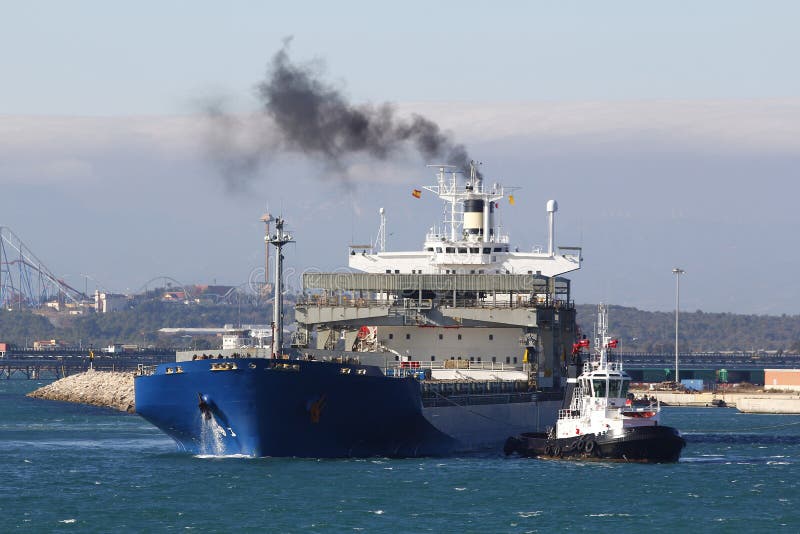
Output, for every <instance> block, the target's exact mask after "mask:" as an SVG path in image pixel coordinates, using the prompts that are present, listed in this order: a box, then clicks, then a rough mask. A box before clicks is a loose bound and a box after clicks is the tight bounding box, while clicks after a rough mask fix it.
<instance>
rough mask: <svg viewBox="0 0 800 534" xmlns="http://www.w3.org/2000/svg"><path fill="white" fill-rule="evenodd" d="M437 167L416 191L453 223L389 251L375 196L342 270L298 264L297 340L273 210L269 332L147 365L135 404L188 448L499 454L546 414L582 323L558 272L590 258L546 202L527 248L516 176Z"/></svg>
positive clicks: (553, 413) (559, 397) (542, 423)
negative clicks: (370, 216)
mask: <svg viewBox="0 0 800 534" xmlns="http://www.w3.org/2000/svg"><path fill="white" fill-rule="evenodd" d="M435 167H436V168H437V169H438V172H437V173H436V178H437V180H436V183H435V184H434V185H431V186H426V187H423V188H421V189H414V190H413V192H412V195H413V197H416V199H420V198H421V197H422V195H423V191H426V192H427V193H432V194H433V195H435V196H436V197H438V198H439V199H441V201H443V203H444V205H445V212H444V221H443V224H442V225H441V226H440V227H432V228H431V229H430V231H429V232H428V233H427V235H426V237H425V240H424V243H423V247H422V249H421V250H418V251H401V252H394V251H387V250H386V236H387V232H386V213H385V211H384V210H383V208H381V209H380V211H379V214H380V229H379V232H378V238H377V239H376V241H375V242H374V243H370V244H369V245H351V246H350V247H349V253H348V257H349V267H350V269H349V270H348V271H346V272H331V273H324V272H306V273H304V274H303V277H302V294H301V295H300V297H299V298H298V300H297V302H296V304H295V310H294V311H295V324H296V328H295V330H294V331H293V333H292V335H291V340H290V343H287V344H284V343H283V338H284V328H283V314H282V310H283V306H282V295H283V287H282V283H283V282H282V259H283V252H282V248H283V246H284V245H285V244H287V243H290V242H292V237H291V236H290V235H288V233H287V232H286V231H285V229H284V221H283V220H281V219H278V220H277V221H276V230H275V233H274V234H270V235H268V236H267V242H268V243H270V244H271V245H274V247H275V248H276V249H277V253H276V254H275V273H274V291H275V300H274V310H273V321H272V325H271V329H272V336H271V343H270V344H269V346H268V347H260V348H258V347H257V348H252V349H227V350H226V351H214V356H213V358H209V357H208V356H206V355H198V354H192V353H189V352H187V353H179V354H178V357H177V358H176V362H175V363H170V364H162V365H159V366H156V367H152V368H142V369H141V372H140V373H139V375H138V376H137V377H136V379H135V389H136V410H137V412H138V413H139V414H140V415H141V416H142V417H144V418H145V419H146V420H148V421H150V422H151V423H152V424H154V425H155V426H157V427H158V428H160V429H161V430H163V431H164V432H165V433H166V434H168V435H169V436H171V437H172V438H173V439H174V440H175V442H176V443H177V445H178V447H179V448H180V449H181V450H185V451H187V452H190V453H194V454H204V453H205V454H225V455H228V454H242V455H247V456H297V457H315V458H316V457H318V458H331V457H368V456H386V457H413V456H441V455H450V454H456V453H462V452H469V451H479V450H496V451H498V452H499V451H500V450H502V447H503V444H504V442H505V440H506V438H507V436H509V435H514V434H517V433H520V432H524V431H530V430H541V431H544V429H545V428H547V427H550V426H552V425H553V424H554V423H555V421H556V418H557V416H558V410H559V409H560V408H561V406H562V402H563V398H564V386H565V384H566V364H567V359H568V357H569V354H570V351H571V348H572V346H573V344H574V343H575V340H576V338H577V336H578V330H577V325H576V322H575V307H574V303H573V301H572V298H571V294H570V281H569V280H568V279H566V278H564V277H563V276H562V275H564V274H565V273H568V272H571V271H575V270H577V269H579V268H580V266H581V261H582V258H581V249H580V248H579V247H556V246H555V214H556V211H557V209H558V205H557V203H556V202H555V201H553V200H550V201H548V202H547V204H546V213H547V226H548V229H547V236H548V243H547V246H546V247H534V248H531V250H529V251H523V252H521V251H520V250H519V248H517V247H513V246H512V245H511V243H510V239H509V237H508V236H507V235H504V234H503V233H502V231H501V230H502V227H501V225H500V224H499V220H498V219H499V217H498V210H499V207H500V205H501V202H502V203H505V202H504V201H506V202H508V203H509V204H514V197H513V192H514V188H504V187H503V186H501V185H499V184H492V185H488V184H487V183H486V182H485V180H484V179H483V177H482V175H481V174H480V173H479V172H478V170H477V168H476V167H475V165H472V166H471V168H470V170H469V171H468V172H466V173H462V172H461V171H460V170H459V169H457V168H455V167H451V166H446V165H437V166H435ZM427 193H426V196H427ZM418 201H419V200H413V201H412V202H418ZM544 233H545V232H542V234H543V235H544Z"/></svg>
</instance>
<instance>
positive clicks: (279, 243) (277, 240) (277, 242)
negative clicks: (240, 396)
mask: <svg viewBox="0 0 800 534" xmlns="http://www.w3.org/2000/svg"><path fill="white" fill-rule="evenodd" d="M283 225H284V220H283V218H282V217H276V218H275V235H271V236H270V235H268V236H267V237H266V238H265V239H264V240H265V241H266V243H267V245H272V246H274V247H275V248H276V249H277V254H275V299H274V300H273V301H272V358H280V356H281V351H282V348H283V246H284V245H286V244H287V243H294V239H292V236H291V235H289V234H287V233H285V232H284V231H283Z"/></svg>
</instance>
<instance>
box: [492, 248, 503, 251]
mask: <svg viewBox="0 0 800 534" xmlns="http://www.w3.org/2000/svg"><path fill="white" fill-rule="evenodd" d="M494 251H495V252H503V249H502V248H500V247H494Z"/></svg>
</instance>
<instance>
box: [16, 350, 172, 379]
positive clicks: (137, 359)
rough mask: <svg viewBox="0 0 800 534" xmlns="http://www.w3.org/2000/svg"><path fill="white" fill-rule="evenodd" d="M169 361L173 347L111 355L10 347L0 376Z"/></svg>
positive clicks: (48, 375) (47, 375)
mask: <svg viewBox="0 0 800 534" xmlns="http://www.w3.org/2000/svg"><path fill="white" fill-rule="evenodd" d="M170 361H175V351H174V350H171V349H163V350H149V351H141V352H136V353H123V354H113V355H112V354H105V353H100V352H90V351H86V350H80V351H78V350H52V351H51V350H48V351H30V350H27V351H26V350H10V351H8V352H6V353H5V356H3V357H2V358H0V379H12V378H15V379H17V378H24V379H29V380H50V379H58V378H64V377H65V376H70V375H74V374H78V373H82V372H84V371H88V370H89V369H94V370H96V371H136V369H138V367H139V366H140V365H157V364H159V363H165V362H170Z"/></svg>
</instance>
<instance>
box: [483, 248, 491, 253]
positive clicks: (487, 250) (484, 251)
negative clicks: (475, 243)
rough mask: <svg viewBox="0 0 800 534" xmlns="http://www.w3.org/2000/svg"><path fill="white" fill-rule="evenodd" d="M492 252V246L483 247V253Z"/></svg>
mask: <svg viewBox="0 0 800 534" xmlns="http://www.w3.org/2000/svg"><path fill="white" fill-rule="evenodd" d="M491 252H492V249H491V247H484V248H483V253H484V254H489V253H491Z"/></svg>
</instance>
